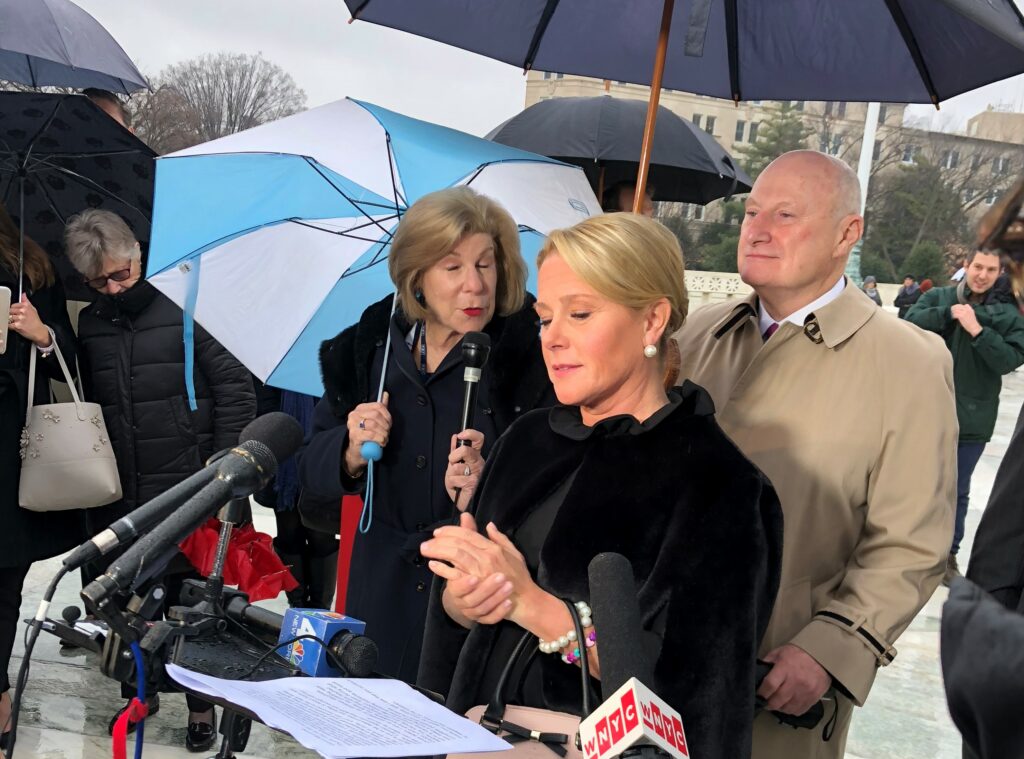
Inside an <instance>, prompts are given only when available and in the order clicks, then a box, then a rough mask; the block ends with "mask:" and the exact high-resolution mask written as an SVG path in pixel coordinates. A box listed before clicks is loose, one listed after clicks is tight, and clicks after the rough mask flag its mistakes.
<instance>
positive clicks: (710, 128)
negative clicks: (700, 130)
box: [704, 116, 716, 134]
mask: <svg viewBox="0 0 1024 759" xmlns="http://www.w3.org/2000/svg"><path fill="white" fill-rule="evenodd" d="M715 121H716V119H715V117H714V116H708V117H707V119H706V120H705V122H704V131H705V132H707V133H708V134H714V133H715Z"/></svg>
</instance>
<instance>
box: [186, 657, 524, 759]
mask: <svg viewBox="0 0 1024 759" xmlns="http://www.w3.org/2000/svg"><path fill="white" fill-rule="evenodd" d="M167 674H169V675H170V676H171V678H173V679H174V680H175V682H177V683H178V684H179V685H181V686H182V687H184V688H187V689H188V690H191V691H195V692H197V693H205V694H206V695H209V696H214V697H217V698H222V699H224V700H225V701H230V702H231V703H233V704H236V705H238V706H240V707H242V708H244V709H246V710H248V711H250V712H252V713H254V714H256V715H258V716H259V718H260V720H261V721H262V722H263V723H264V724H266V725H268V726H270V727H273V728H276V729H278V730H281V731H282V732H285V733H288V734H289V735H291V736H292V737H294V738H295V740H297V741H298V742H299V743H301V744H302V745H303V746H305V747H306V748H308V749H312V750H313V751H317V752H319V753H320V755H321V756H324V757H327V759H342V758H344V757H356V756H358V757H400V756H429V755H435V754H455V753H468V752H477V751H481V752H482V751H505V750H508V749H510V748H511V746H510V745H509V744H508V743H506V742H505V741H503V740H502V739H500V738H498V737H497V736H495V735H493V734H492V733H490V732H488V731H487V730H485V729H484V728H482V727H480V725H477V724H475V723H473V722H470V721H469V720H467V719H465V718H464V717H461V716H459V715H457V714H454V713H453V712H450V711H449V710H448V709H446V708H445V707H443V706H441V705H439V704H436V703H434V702H433V701H431V700H430V699H429V698H427V697H426V696H423V695H421V694H419V693H417V692H416V691H415V690H413V689H412V688H410V687H409V686H408V685H406V684H405V683H403V682H400V681H398V680H372V679H367V680H357V679H347V678H318V677H287V678H283V679H280V680H267V681H264V682H246V681H241V680H222V679H221V678H219V677H210V676H209V675H203V674H200V673H198V672H193V671H191V670H188V669H184V668H182V667H179V666H177V665H175V664H168V665H167Z"/></svg>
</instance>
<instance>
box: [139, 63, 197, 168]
mask: <svg viewBox="0 0 1024 759" xmlns="http://www.w3.org/2000/svg"><path fill="white" fill-rule="evenodd" d="M151 81H152V80H151ZM125 105H126V107H127V108H128V111H129V113H130V114H131V123H132V127H133V128H134V130H135V134H136V135H137V136H138V137H139V139H141V140H142V141H143V142H145V143H146V144H147V145H149V146H150V147H151V148H153V150H155V151H156V152H157V153H158V154H159V155H164V154H166V153H173V152H174V151H175V150H183V149H184V148H188V147H191V146H192V145H197V144H199V143H200V142H202V139H201V138H200V136H199V119H198V117H197V115H196V112H195V110H194V109H193V108H192V106H190V105H189V104H188V103H187V102H186V101H185V98H183V97H182V96H181V95H180V94H179V93H178V91H177V90H175V89H173V88H171V87H168V86H167V85H161V86H159V87H157V89H155V90H153V91H152V92H142V93H138V94H136V95H134V96H133V97H132V99H131V100H130V101H129V102H128V103H126V104H125Z"/></svg>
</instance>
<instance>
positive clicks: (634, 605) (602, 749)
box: [580, 553, 690, 759]
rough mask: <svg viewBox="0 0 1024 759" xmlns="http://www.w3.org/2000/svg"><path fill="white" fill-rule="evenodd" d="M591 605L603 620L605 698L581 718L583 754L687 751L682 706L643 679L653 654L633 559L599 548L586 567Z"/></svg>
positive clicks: (588, 757)
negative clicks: (647, 645)
mask: <svg viewBox="0 0 1024 759" xmlns="http://www.w3.org/2000/svg"><path fill="white" fill-rule="evenodd" d="M588 579H589V581H590V608H591V609H592V610H593V614H594V619H595V620H596V622H597V624H598V625H600V628H601V633H600V637H599V640H598V645H599V646H600V654H601V695H602V696H603V697H604V702H603V703H602V704H601V705H600V706H599V707H597V708H596V709H595V710H594V711H593V712H591V714H590V716H589V717H587V719H585V720H583V722H581V723H580V743H581V746H582V749H583V756H584V759H611V757H617V756H622V755H623V754H625V753H626V752H628V753H629V755H630V756H648V757H655V756H671V757H675V758H676V759H686V758H687V757H689V755H690V753H689V749H688V747H687V744H686V735H685V733H684V732H683V721H682V718H681V717H680V716H679V712H677V711H676V710H675V709H673V708H672V707H671V706H669V705H668V704H667V703H666V702H665V701H663V700H662V699H661V698H659V697H658V696H657V695H656V694H655V693H654V692H653V691H651V689H650V688H649V687H647V686H646V685H645V684H644V682H648V683H650V682H653V680H654V668H653V657H652V656H651V655H650V654H649V653H648V652H646V651H645V647H644V645H643V641H644V640H645V639H646V638H647V637H648V636H647V635H646V634H645V633H644V631H643V628H642V627H641V625H640V605H639V602H638V600H637V592H636V580H635V579H634V576H633V566H632V565H631V564H630V563H629V560H628V559H627V558H626V557H625V556H622V555H621V554H617V553H600V554H598V555H597V556H595V557H594V558H593V559H592V560H591V562H590V566H589V567H588Z"/></svg>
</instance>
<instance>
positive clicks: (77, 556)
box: [63, 466, 217, 572]
mask: <svg viewBox="0 0 1024 759" xmlns="http://www.w3.org/2000/svg"><path fill="white" fill-rule="evenodd" d="M216 476H217V470H216V468H214V467H211V466H207V467H205V468H203V469H200V470H199V471H198V472H196V473H195V474H193V475H191V476H190V477H188V478H187V479H184V480H182V481H181V482H179V483H178V484H177V485H175V486H174V487H172V488H169V489H168V490H165V491H164V492H163V493H161V494H160V495H158V496H156V498H152V499H150V500H149V501H147V502H146V503H144V504H142V505H141V506H139V507H138V508H137V509H135V510H134V511H132V512H131V513H129V514H125V515H124V516H123V517H121V518H120V519H118V520H117V521H116V522H114V523H113V524H111V525H110V526H109V527H107V528H106V529H105V530H103V531H102V532H100V533H98V534H97V535H95V536H93V537H92V538H90V539H89V540H87V541H85V542H84V543H82V545H80V546H78V548H76V549H75V550H74V551H72V552H71V553H69V554H68V555H67V556H65V557H64V561H63V563H64V568H65V569H67V570H68V571H69V572H73V571H74V570H76V569H78V568H80V567H82V566H84V565H85V564H88V563H89V562H90V561H93V560H94V559H97V558H99V557H100V556H102V555H104V554H107V553H110V551H112V550H113V549H114V548H116V547H117V546H119V545H122V544H125V543H130V542H131V541H132V540H134V539H135V538H137V537H138V536H139V535H141V534H143V533H144V532H146V531H147V530H149V528H151V527H153V525H155V524H157V523H158V522H160V521H161V520H163V519H166V518H167V516H168V515H169V514H171V513H172V512H173V511H174V510H175V509H177V508H178V507H179V506H181V504H183V503H184V502H185V501H187V500H188V499H189V498H191V497H192V496H194V495H195V494H196V493H198V492H199V491H200V490H202V489H203V487H205V486H206V485H207V484H209V482H210V480H212V479H213V478H214V477H216Z"/></svg>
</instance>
